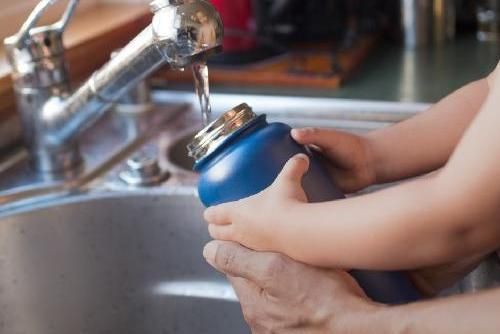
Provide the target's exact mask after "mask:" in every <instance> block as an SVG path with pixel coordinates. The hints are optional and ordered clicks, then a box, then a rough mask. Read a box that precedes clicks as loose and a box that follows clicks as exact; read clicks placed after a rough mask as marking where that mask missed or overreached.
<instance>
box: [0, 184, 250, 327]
mask: <svg viewBox="0 0 500 334" xmlns="http://www.w3.org/2000/svg"><path fill="white" fill-rule="evenodd" d="M201 214H202V207H201V205H200V204H199V201H198V199H197V198H196V196H195V195H194V193H193V192H192V191H189V190H188V191H186V193H185V194H181V193H178V194H171V193H169V192H168V191H166V190H164V189H154V190H149V191H135V192H127V193H98V194H87V195H79V196H71V197H65V198H64V199H62V200H59V201H55V202H50V203H46V204H38V205H37V207H36V208H32V209H30V210H29V211H25V212H22V213H10V214H9V215H8V216H3V217H0V333H5V334H14V333H36V334H68V333H89V334H101V333H102V334H104V333H109V334H124V333H131V334H132V333H133V334H137V333H141V334H153V333H154V334H164V333H176V334H182V333H189V334H192V333H217V334H220V333H248V332H249V330H248V328H247V326H246V324H245V322H244V320H243V317H242V315H241V311H240V306H239V304H238V303H237V302H236V298H235V296H234V293H233V290H232V289H231V288H230V286H229V285H228V284H227V283H226V281H225V280H224V278H223V277H222V276H220V275H219V274H217V273H215V271H214V270H213V269H212V268H211V267H209V266H208V265H207V264H206V263H205V261H204V259H203V258H202V247H203V245H204V244H205V243H206V242H207V241H208V240H209V237H208V235H207V229H206V226H205V224H204V223H203V221H202V216H201Z"/></svg>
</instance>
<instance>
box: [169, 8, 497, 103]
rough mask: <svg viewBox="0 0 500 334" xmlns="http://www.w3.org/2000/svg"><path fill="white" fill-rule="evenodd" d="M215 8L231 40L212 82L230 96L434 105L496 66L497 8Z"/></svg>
mask: <svg viewBox="0 0 500 334" xmlns="http://www.w3.org/2000/svg"><path fill="white" fill-rule="evenodd" d="M212 2H213V3H214V4H215V5H216V7H217V8H218V9H219V11H220V12H221V15H222V16H223V20H224V23H225V26H226V38H225V41H224V49H225V52H224V54H222V55H220V56H219V57H217V58H216V59H214V60H212V62H211V65H212V76H211V77H212V82H213V83H214V84H215V85H216V87H223V89H224V91H228V90H229V91H232V90H234V91H238V92H241V90H245V91H247V92H257V93H273V94H277V93H279V94H291V95H296V94H300V95H313V96H333V97H344V98H356V99H359V98H365V99H374V100H397V101H413V102H435V101H436V100H438V99H439V98H440V97H442V96H443V95H445V94H447V93H449V92H450V91H451V90H453V89H456V88H458V87H460V86H461V85H463V84H465V83H467V82H469V81H472V80H475V79H478V78H480V77H481V76H484V75H486V74H487V73H489V72H490V71H491V70H492V69H493V67H494V65H495V64H496V63H497V62H498V58H499V57H498V56H499V47H498V46H499V40H500V21H499V16H500V0H314V1H303V0H212ZM167 79H168V80H170V81H176V82H183V81H184V82H186V83H187V82H188V80H189V77H188V76H187V75H186V74H184V75H183V74H179V73H174V74H169V75H168V77H167ZM216 89H217V88H216Z"/></svg>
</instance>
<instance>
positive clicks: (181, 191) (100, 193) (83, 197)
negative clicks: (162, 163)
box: [0, 185, 201, 223]
mask: <svg viewBox="0 0 500 334" xmlns="http://www.w3.org/2000/svg"><path fill="white" fill-rule="evenodd" d="M172 196H178V197H186V198H192V199H194V198H196V199H198V192H197V190H196V188H195V187H193V186H189V185H179V186H165V187H151V188H146V187H145V188H136V189H128V188H127V189H119V190H107V189H104V190H99V189H95V190H90V191H82V192H73V193H58V194H52V195H46V196H40V197H34V198H30V199H28V200H26V201H18V202H14V203H10V204H5V205H3V206H2V208H1V209H0V223H1V220H2V219H5V218H9V217H13V216H17V215H22V214H28V213H33V212H36V211H40V210H45V209H50V208H53V207H64V206H68V205H72V204H78V203H89V202H94V201H100V200H108V199H129V198H134V197H165V198H168V197H172ZM200 205H201V202H200Z"/></svg>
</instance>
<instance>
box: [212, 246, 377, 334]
mask: <svg viewBox="0 0 500 334" xmlns="http://www.w3.org/2000/svg"><path fill="white" fill-rule="evenodd" d="M203 254H204V256H205V258H206V259H207V261H208V263H210V264H211V265H212V266H213V267H214V268H215V269H217V270H219V271H220V272H222V273H224V274H226V275H227V276H228V278H229V279H230V281H231V283H232V284H233V286H234V288H235V291H236V294H237V296H238V298H239V300H240V303H241V306H242V310H243V314H244V316H245V319H246V321H247V322H248V324H249V325H250V327H251V329H252V332H253V333H254V334H258V333H287V334H288V333H347V332H349V333H351V332H352V331H350V329H352V328H354V327H355V326H356V325H355V324H356V323H357V322H358V321H359V319H360V317H363V319H369V317H373V316H375V315H376V313H377V312H376V311H377V310H379V309H382V308H384V306H381V305H378V304H375V303H374V302H372V301H370V300H368V298H367V297H366V295H365V294H364V292H363V290H362V289H361V288H360V287H359V285H358V284H357V283H356V281H355V280H354V279H353V278H352V277H351V276H350V275H349V274H347V273H346V272H344V271H339V270H324V269H317V268H313V267H310V266H307V265H304V264H301V263H298V262H295V261H293V260H291V259H289V258H288V257H286V256H283V255H280V254H277V253H259V252H255V251H251V250H249V249H247V248H244V247H242V246H240V245H238V244H236V243H232V242H223V241H212V242H210V243H209V244H207V246H206V247H205V249H204V252H203ZM351 326H352V327H351Z"/></svg>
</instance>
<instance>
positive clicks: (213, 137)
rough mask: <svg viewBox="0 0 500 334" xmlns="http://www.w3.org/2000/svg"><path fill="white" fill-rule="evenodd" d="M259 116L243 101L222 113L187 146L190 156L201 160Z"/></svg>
mask: <svg viewBox="0 0 500 334" xmlns="http://www.w3.org/2000/svg"><path fill="white" fill-rule="evenodd" d="M256 118H258V116H257V114H255V113H254V112H253V110H252V108H251V107H250V106H249V105H247V104H245V103H243V104H240V105H239V106H236V107H234V108H233V109H231V110H229V111H228V112H226V113H224V114H222V116H221V117H219V118H218V119H217V120H215V121H214V122H212V123H211V124H209V125H208V126H207V127H206V128H204V129H203V130H201V131H200V132H199V133H198V134H197V135H196V136H195V137H194V139H193V141H192V142H191V143H190V144H189V145H188V146H187V149H188V154H189V156H190V157H192V158H194V159H195V160H196V161H199V160H201V159H203V158H204V157H206V156H207V155H209V154H210V153H211V152H213V151H215V150H216V149H217V147H218V146H220V145H221V144H222V143H224V142H225V141H226V139H227V138H229V137H231V136H232V135H233V134H234V133H237V132H239V131H241V129H243V128H246V127H247V126H248V125H249V124H250V123H252V121H253V120H255V119H256Z"/></svg>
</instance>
